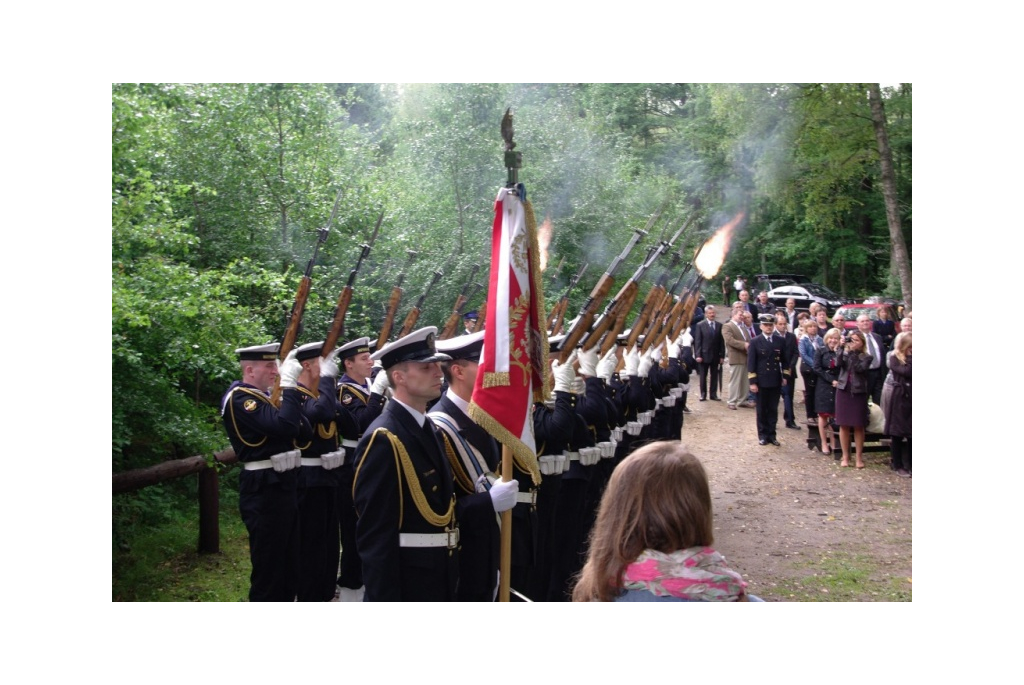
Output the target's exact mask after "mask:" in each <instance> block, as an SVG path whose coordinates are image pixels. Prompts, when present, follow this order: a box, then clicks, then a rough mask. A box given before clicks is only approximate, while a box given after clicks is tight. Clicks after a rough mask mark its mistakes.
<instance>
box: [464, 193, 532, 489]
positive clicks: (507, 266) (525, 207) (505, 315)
mask: <svg viewBox="0 0 1024 685" xmlns="http://www.w3.org/2000/svg"><path fill="white" fill-rule="evenodd" d="M491 241H492V242H491V276H490V289H489V290H488V293H489V294H488V297H487V318H486V324H485V326H484V347H483V353H482V355H481V357H480V367H479V369H478V371H477V376H476V385H475V386H474V388H473V397H472V399H471V400H470V403H469V415H470V417H471V418H472V419H473V420H474V421H476V422H477V423H478V424H480V425H481V426H482V427H483V428H484V429H485V430H486V431H487V432H488V433H490V434H491V435H493V436H494V437H495V438H496V439H497V440H498V442H500V443H501V444H503V445H505V446H507V447H508V448H509V449H510V450H511V451H512V453H513V454H514V455H515V456H516V457H517V458H518V459H519V460H520V461H521V462H522V463H523V464H524V465H526V466H528V467H529V469H528V470H529V471H530V472H531V474H533V475H534V478H535V480H537V481H539V478H540V472H539V469H538V467H537V445H536V440H535V439H534V435H533V402H534V398H535V397H536V398H537V399H538V400H542V399H543V398H544V397H546V396H547V393H548V389H547V388H546V387H544V383H545V378H546V374H545V373H544V369H545V367H546V365H547V350H548V341H547V332H546V331H545V326H544V323H545V321H544V319H545V316H544V307H543V303H544V293H543V292H542V290H541V278H540V248H539V247H538V244H537V222H536V220H535V219H534V217H533V208H532V207H531V206H530V203H529V202H523V201H521V200H520V198H519V196H518V195H517V194H516V193H515V191H514V190H512V189H510V188H502V189H501V190H500V191H499V192H498V199H497V200H495V202H494V226H493V228H492V234H491Z"/></svg>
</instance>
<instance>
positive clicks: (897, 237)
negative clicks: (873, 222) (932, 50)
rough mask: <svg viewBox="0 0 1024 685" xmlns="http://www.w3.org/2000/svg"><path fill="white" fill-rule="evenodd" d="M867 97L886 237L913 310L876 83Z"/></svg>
mask: <svg viewBox="0 0 1024 685" xmlns="http://www.w3.org/2000/svg"><path fill="white" fill-rule="evenodd" d="M868 99H869V100H870V101H871V122H872V123H873V124H874V126H875V138H876V139H877V140H878V156H879V161H880V162H881V164H882V197H883V198H885V216H886V218H887V219H888V221H889V240H890V241H891V242H892V253H893V259H894V260H895V261H896V271H897V273H899V277H900V286H901V288H902V289H903V300H904V301H905V302H906V308H907V310H908V311H909V310H911V309H913V306H912V300H913V292H912V290H911V287H912V286H911V274H910V256H909V255H908V254H907V244H906V242H905V241H904V240H903V226H902V224H901V223H900V209H899V199H898V198H897V197H896V174H895V173H894V172H893V167H892V149H891V148H890V147H889V134H888V132H887V130H886V126H885V110H884V109H883V107H882V90H881V88H880V87H879V85H878V84H877V83H871V84H868Z"/></svg>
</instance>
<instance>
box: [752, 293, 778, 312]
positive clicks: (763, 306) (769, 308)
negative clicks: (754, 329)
mask: <svg viewBox="0 0 1024 685" xmlns="http://www.w3.org/2000/svg"><path fill="white" fill-rule="evenodd" d="M754 307H755V308H756V309H757V314H758V315H759V316H760V315H761V314H771V315H772V316H775V309H776V307H775V303H774V302H769V301H768V291H766V290H762V291H761V292H759V293H758V294H757V302H756V303H755V304H754Z"/></svg>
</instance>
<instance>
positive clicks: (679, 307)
mask: <svg viewBox="0 0 1024 685" xmlns="http://www.w3.org/2000/svg"><path fill="white" fill-rule="evenodd" d="M703 249H704V244H703V243H702V244H701V246H700V247H698V248H697V251H696V252H695V253H694V255H693V261H691V262H690V263H689V264H687V265H686V268H685V269H683V273H682V274H680V276H679V280H678V281H677V282H676V283H677V285H678V284H679V283H681V282H682V280H683V276H685V275H686V274H687V272H689V271H690V269H691V268H692V267H693V263H694V262H695V261H697V255H699V254H700V251H701V250H703ZM703 282H704V278H703V276H698V277H697V279H696V280H695V281H694V282H693V283H692V284H691V285H690V286H689V287H688V288H687V289H686V291H685V292H684V293H683V294H682V295H680V296H679V300H678V301H677V302H676V303H675V305H674V306H673V307H672V309H671V311H669V313H668V316H666V317H665V321H664V323H663V325H662V327H661V330H660V331H658V333H657V334H655V335H654V336H652V337H651V338H645V339H644V344H643V351H647V349H648V348H649V347H651V345H652V344H658V345H660V344H661V343H662V341H664V340H665V338H668V339H669V340H675V339H676V338H678V337H679V334H680V333H681V332H682V330H683V325H684V324H685V325H687V326H689V325H690V319H692V318H693V308H694V307H695V306H697V293H698V292H699V290H700V286H701V284H702V283H703ZM673 287H675V286H673ZM691 303H692V304H691Z"/></svg>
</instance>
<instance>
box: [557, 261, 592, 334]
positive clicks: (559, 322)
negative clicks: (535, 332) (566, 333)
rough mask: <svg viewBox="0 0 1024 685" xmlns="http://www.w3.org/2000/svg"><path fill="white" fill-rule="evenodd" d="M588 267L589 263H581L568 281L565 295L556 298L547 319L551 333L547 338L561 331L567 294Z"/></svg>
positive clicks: (567, 301) (566, 304) (566, 305)
mask: <svg viewBox="0 0 1024 685" xmlns="http://www.w3.org/2000/svg"><path fill="white" fill-rule="evenodd" d="M588 266H590V262H584V263H583V266H581V267H580V270H579V271H577V272H576V275H575V276H573V277H572V280H571V281H569V287H568V288H566V289H565V293H564V294H563V295H562V296H561V297H560V298H558V302H556V303H555V306H554V307H552V308H551V316H549V317H548V330H550V331H551V332H550V333H548V335H549V336H554V335H558V333H559V332H560V331H561V330H562V322H563V321H564V320H565V310H566V309H567V308H568V306H569V293H571V292H572V289H573V288H575V287H576V284H577V283H579V282H580V279H581V278H582V277H583V272H584V271H586V270H587V267H588Z"/></svg>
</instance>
